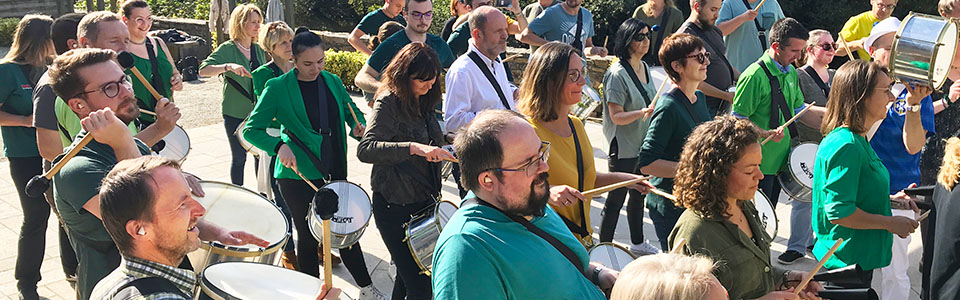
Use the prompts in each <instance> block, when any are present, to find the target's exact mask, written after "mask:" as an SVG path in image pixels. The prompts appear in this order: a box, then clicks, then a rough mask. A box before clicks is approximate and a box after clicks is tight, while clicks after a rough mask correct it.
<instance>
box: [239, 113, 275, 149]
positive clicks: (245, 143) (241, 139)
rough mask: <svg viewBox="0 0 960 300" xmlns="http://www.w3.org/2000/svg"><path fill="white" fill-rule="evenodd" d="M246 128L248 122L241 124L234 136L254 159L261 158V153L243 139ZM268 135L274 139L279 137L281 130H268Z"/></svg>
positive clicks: (244, 121)
mask: <svg viewBox="0 0 960 300" xmlns="http://www.w3.org/2000/svg"><path fill="white" fill-rule="evenodd" d="M245 126H247V120H243V122H240V126H237V130H236V131H234V132H233V136H234V137H236V138H237V141H238V142H240V146H241V147H243V149H244V150H247V152H249V153H250V154H253V156H254V157H258V158H259V157H260V151H256V150H257V149H256V148H254V147H253V144H251V143H250V142H249V141H247V139H246V138H244V137H243V127H245ZM267 134H268V135H270V136H272V137H279V136H280V128H267Z"/></svg>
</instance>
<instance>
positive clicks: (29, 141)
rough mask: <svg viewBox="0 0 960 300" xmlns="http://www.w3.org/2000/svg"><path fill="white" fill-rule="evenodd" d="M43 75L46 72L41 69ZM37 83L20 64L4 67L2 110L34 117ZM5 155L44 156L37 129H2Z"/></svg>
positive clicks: (0, 82)
mask: <svg viewBox="0 0 960 300" xmlns="http://www.w3.org/2000/svg"><path fill="white" fill-rule="evenodd" d="M40 74H43V70H40ZM32 97H33V84H31V83H30V81H29V80H28V79H27V76H25V75H24V74H23V71H22V70H21V67H20V65H19V64H17V63H13V62H8V63H3V64H0V105H2V106H0V110H3V112H5V113H8V114H13V115H18V116H29V115H32V114H33V98H32ZM0 134H2V136H3V155H4V156H6V157H34V156H40V152H39V151H38V150H37V131H36V129H34V128H33V127H22V126H2V127H0Z"/></svg>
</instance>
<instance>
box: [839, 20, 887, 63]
mask: <svg viewBox="0 0 960 300" xmlns="http://www.w3.org/2000/svg"><path fill="white" fill-rule="evenodd" d="M879 21H880V20H877V18H876V17H874V16H873V13H872V12H870V11H867V12H864V13H862V14H859V15H856V16H853V17H850V19H849V20H847V23H844V24H843V29H841V30H840V35H842V36H843V40H844V41H848V42H849V41H856V40H859V39H863V38H866V37H868V36H870V31H871V30H873V24H876V23H877V22H879ZM838 44H839V43H838ZM839 46H842V45H839ZM857 55H858V56H859V57H860V59H862V60H866V61H870V53H867V50H864V49H860V50H857Z"/></svg>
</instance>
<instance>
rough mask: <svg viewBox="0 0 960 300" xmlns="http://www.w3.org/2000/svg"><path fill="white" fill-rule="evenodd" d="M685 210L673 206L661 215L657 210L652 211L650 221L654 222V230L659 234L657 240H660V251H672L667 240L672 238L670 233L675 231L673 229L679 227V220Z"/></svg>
mask: <svg viewBox="0 0 960 300" xmlns="http://www.w3.org/2000/svg"><path fill="white" fill-rule="evenodd" d="M684 210H685V209H683V208H679V207H676V206H672V207H670V208H667V209H665V211H664V212H663V213H662V214H661V213H660V212H659V211H657V210H656V209H651V210H650V220H651V221H653V229H654V231H656V232H657V239H659V240H660V249H663V251H664V252H667V251H670V250H668V249H670V245H668V244H667V238H668V237H670V232H671V231H673V227H674V226H677V220H680V215H681V214H683V211H684Z"/></svg>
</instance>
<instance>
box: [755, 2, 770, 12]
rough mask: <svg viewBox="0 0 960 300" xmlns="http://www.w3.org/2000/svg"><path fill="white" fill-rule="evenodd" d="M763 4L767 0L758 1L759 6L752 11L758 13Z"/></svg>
mask: <svg viewBox="0 0 960 300" xmlns="http://www.w3.org/2000/svg"><path fill="white" fill-rule="evenodd" d="M764 2H767V0H763V1H760V4H757V7H756V8H754V9H753V11H760V7H761V6H763V3H764Z"/></svg>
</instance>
